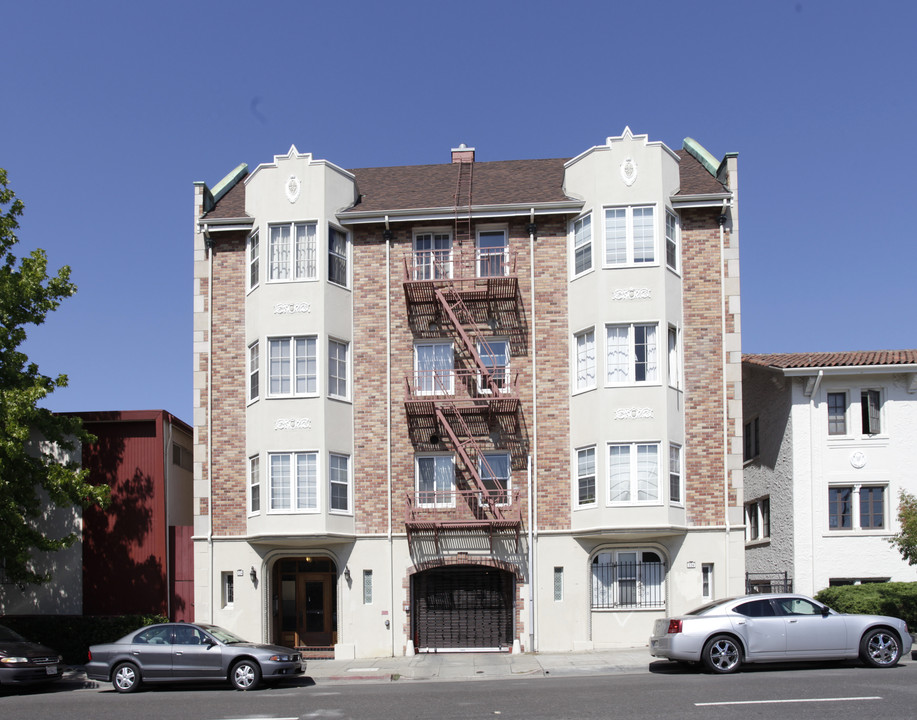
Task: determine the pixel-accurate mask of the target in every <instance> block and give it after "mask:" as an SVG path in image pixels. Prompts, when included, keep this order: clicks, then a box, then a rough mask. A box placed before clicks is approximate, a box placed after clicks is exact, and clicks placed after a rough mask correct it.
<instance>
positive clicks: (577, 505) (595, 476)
mask: <svg viewBox="0 0 917 720" xmlns="http://www.w3.org/2000/svg"><path fill="white" fill-rule="evenodd" d="M588 450H592V458H593V468H592V484H593V495H594V497H593V499H592V501H591V502H584V503H581V502H580V501H579V486H580V474H579V456H580V453H582V452H586V451H588ZM584 477H585V476H584ZM600 487H601V485H600V483H599V452H598V448H597V447H596V446H595V445H583V446H582V447H578V448H575V449H574V450H573V508H574V509H575V510H583V509H587V508H595V507H598V504H599V488H600Z"/></svg>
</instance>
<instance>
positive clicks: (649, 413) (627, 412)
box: [615, 407, 655, 420]
mask: <svg viewBox="0 0 917 720" xmlns="http://www.w3.org/2000/svg"><path fill="white" fill-rule="evenodd" d="M654 417H655V413H654V412H653V408H648V407H647V408H636V407H634V408H618V409H617V410H615V420H652V419H653V418H654Z"/></svg>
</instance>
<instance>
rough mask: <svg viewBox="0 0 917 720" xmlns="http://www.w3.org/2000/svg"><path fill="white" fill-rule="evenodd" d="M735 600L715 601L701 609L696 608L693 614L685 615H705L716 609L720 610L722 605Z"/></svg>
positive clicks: (702, 606)
mask: <svg viewBox="0 0 917 720" xmlns="http://www.w3.org/2000/svg"><path fill="white" fill-rule="evenodd" d="M733 599H734V598H724V599H722V600H715V601H714V602H709V603H707V604H706V605H701V606H700V607H697V608H694V609H693V610H692V611H691V612H687V613H685V615H704V614H706V613H708V612H710V611H711V610H713V609H714V608H718V607H719V606H720V605H723V604H725V603H728V602H729V601H730V600H733Z"/></svg>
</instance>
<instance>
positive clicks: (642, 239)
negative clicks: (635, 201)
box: [605, 205, 656, 267]
mask: <svg viewBox="0 0 917 720" xmlns="http://www.w3.org/2000/svg"><path fill="white" fill-rule="evenodd" d="M654 262H656V208H655V207H653V206H652V205H650V206H641V207H613V208H605V266H606V267H620V266H627V265H646V264H648V263H654Z"/></svg>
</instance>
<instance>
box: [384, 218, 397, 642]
mask: <svg viewBox="0 0 917 720" xmlns="http://www.w3.org/2000/svg"><path fill="white" fill-rule="evenodd" d="M383 238H384V239H385V318H386V320H385V375H386V388H385V394H386V397H385V402H386V407H387V408H388V412H387V413H386V417H385V437H386V443H387V445H388V450H387V463H386V469H385V475H386V483H387V485H388V530H387V538H388V566H389V573H388V577H389V607H390V608H391V610H390V611H389V617H390V619H391V625H390V628H389V632H390V634H391V643H392V657H395V580H394V578H395V540H394V537H393V535H392V509H393V503H394V499H393V497H392V493H393V492H394V487H393V484H392V292H391V281H392V264H391V262H392V257H391V256H392V242H391V241H392V232H391V229H390V228H389V224H388V215H386V216H385V232H384V233H383Z"/></svg>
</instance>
